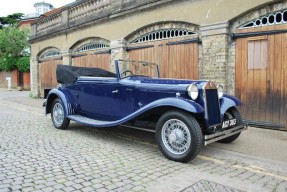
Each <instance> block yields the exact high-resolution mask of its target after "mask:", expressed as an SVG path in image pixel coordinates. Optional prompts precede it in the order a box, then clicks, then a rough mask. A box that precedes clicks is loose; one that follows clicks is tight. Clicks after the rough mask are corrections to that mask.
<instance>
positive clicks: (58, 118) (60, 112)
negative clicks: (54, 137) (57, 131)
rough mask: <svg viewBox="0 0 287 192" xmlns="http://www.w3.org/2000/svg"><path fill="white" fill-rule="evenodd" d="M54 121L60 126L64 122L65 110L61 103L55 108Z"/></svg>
mask: <svg viewBox="0 0 287 192" xmlns="http://www.w3.org/2000/svg"><path fill="white" fill-rule="evenodd" d="M53 119H54V122H55V123H56V124H57V125H58V126H60V125H61V124H62V123H63V121H64V109H63V106H62V105H61V104H60V103H56V104H55V105H54V107H53Z"/></svg>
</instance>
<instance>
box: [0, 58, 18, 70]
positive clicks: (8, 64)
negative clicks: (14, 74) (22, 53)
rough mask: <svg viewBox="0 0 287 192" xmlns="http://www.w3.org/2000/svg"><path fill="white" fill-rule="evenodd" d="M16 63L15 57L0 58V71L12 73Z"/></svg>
mask: <svg viewBox="0 0 287 192" xmlns="http://www.w3.org/2000/svg"><path fill="white" fill-rule="evenodd" d="M16 63H17V57H5V56H4V57H0V70H2V71H12V70H13V69H14V68H15V66H16Z"/></svg>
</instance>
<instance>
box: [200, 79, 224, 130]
mask: <svg viewBox="0 0 287 192" xmlns="http://www.w3.org/2000/svg"><path fill="white" fill-rule="evenodd" d="M204 102H205V118H206V119H207V120H208V125H209V127H210V126H217V125H221V114H220V106H219V99H218V93H217V88H216V86H215V85H214V84H212V83H210V82H209V83H207V84H206V86H205V87H204Z"/></svg>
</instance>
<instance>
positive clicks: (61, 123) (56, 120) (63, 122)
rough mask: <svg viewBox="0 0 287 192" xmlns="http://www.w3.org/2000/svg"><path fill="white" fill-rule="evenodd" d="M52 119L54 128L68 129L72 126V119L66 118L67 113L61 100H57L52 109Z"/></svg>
mask: <svg viewBox="0 0 287 192" xmlns="http://www.w3.org/2000/svg"><path fill="white" fill-rule="evenodd" d="M51 118H52V122H53V124H54V127H55V128H57V129H66V128H68V126H69V124H70V119H67V118H66V117H65V111H64V107H63V104H62V102H61V100H60V99H55V100H54V101H53V104H52V108H51Z"/></svg>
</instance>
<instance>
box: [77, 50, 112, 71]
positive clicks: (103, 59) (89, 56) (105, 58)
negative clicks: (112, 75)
mask: <svg viewBox="0 0 287 192" xmlns="http://www.w3.org/2000/svg"><path fill="white" fill-rule="evenodd" d="M72 58H73V61H72V63H73V66H78V67H97V68H101V69H105V70H108V71H109V70H110V53H109V52H98V53H86V54H78V55H73V56H72Z"/></svg>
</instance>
